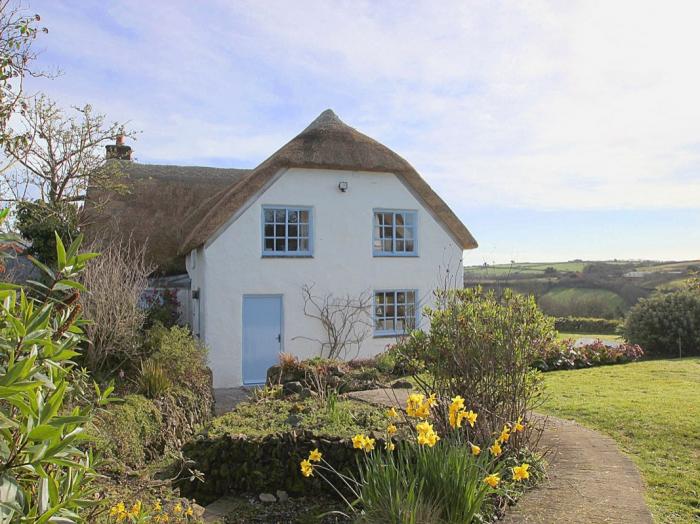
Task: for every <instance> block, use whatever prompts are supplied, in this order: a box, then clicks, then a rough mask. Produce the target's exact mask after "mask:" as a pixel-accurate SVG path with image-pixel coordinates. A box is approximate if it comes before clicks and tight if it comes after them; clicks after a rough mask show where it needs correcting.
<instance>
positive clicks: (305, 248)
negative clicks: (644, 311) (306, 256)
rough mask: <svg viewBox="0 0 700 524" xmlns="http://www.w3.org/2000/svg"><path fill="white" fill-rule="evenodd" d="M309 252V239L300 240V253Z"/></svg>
mask: <svg viewBox="0 0 700 524" xmlns="http://www.w3.org/2000/svg"><path fill="white" fill-rule="evenodd" d="M308 250H309V239H308V238H302V239H300V240H299V251H308Z"/></svg>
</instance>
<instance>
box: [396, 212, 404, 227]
mask: <svg viewBox="0 0 700 524" xmlns="http://www.w3.org/2000/svg"><path fill="white" fill-rule="evenodd" d="M404 223H405V222H404V221H403V213H396V225H397V226H403V225H404Z"/></svg>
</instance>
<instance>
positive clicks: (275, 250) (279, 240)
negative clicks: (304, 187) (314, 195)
mask: <svg viewBox="0 0 700 524" xmlns="http://www.w3.org/2000/svg"><path fill="white" fill-rule="evenodd" d="M262 221H263V224H262V226H263V227H262V230H263V256H272V257H304V256H311V255H312V253H313V246H312V236H311V227H312V225H313V224H312V213H311V208H308V207H287V206H263V217H262Z"/></svg>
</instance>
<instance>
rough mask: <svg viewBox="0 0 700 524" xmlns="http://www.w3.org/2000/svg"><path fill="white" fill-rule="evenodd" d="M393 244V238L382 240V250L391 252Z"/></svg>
mask: <svg viewBox="0 0 700 524" xmlns="http://www.w3.org/2000/svg"><path fill="white" fill-rule="evenodd" d="M392 244H393V242H392V241H391V240H384V241H383V242H382V251H389V252H391V251H393V246H392Z"/></svg>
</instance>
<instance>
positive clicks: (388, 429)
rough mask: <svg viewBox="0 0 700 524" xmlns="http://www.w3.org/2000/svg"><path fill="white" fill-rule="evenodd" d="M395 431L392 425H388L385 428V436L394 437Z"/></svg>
mask: <svg viewBox="0 0 700 524" xmlns="http://www.w3.org/2000/svg"><path fill="white" fill-rule="evenodd" d="M397 431H398V429H397V428H396V426H394V425H393V424H389V425H388V426H387V428H386V432H387V435H389V436H392V435H396V432H397Z"/></svg>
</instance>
